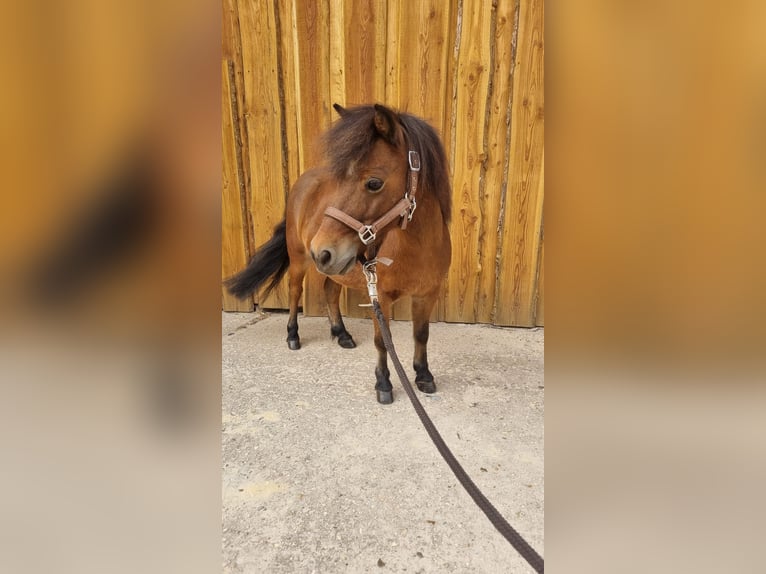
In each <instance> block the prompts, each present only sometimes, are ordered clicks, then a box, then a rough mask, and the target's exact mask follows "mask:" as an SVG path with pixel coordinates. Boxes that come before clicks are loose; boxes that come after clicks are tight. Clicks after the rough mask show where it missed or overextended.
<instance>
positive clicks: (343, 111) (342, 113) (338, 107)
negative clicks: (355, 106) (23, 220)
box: [332, 104, 348, 118]
mask: <svg viewBox="0 0 766 574" xmlns="http://www.w3.org/2000/svg"><path fill="white" fill-rule="evenodd" d="M332 107H333V108H334V109H335V111H336V112H338V115H339V116H340V117H342V118H344V117H346V115H347V114H348V112H347V111H346V108H344V107H343V106H341V105H340V104H333V105H332Z"/></svg>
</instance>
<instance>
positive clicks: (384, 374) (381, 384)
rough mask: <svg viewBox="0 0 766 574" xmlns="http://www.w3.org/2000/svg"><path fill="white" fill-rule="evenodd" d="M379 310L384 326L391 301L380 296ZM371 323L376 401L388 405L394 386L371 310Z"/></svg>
mask: <svg viewBox="0 0 766 574" xmlns="http://www.w3.org/2000/svg"><path fill="white" fill-rule="evenodd" d="M380 310H381V311H382V312H383V317H384V318H385V321H386V327H388V326H389V317H390V316H391V301H389V300H387V299H384V298H381V299H380ZM372 322H373V324H374V325H375V348H376V349H377V350H378V364H377V366H376V367H375V392H376V394H377V397H378V402H379V403H380V404H382V405H390V404H391V403H393V402H394V388H393V387H392V386H391V373H390V371H389V370H388V354H387V353H386V346H385V344H384V343H383V333H382V332H381V330H380V325H379V324H378V320H377V318H376V317H375V312H374V311H373V320H372Z"/></svg>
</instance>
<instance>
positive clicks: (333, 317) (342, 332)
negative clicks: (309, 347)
mask: <svg viewBox="0 0 766 574" xmlns="http://www.w3.org/2000/svg"><path fill="white" fill-rule="evenodd" d="M340 289H341V286H340V284H338V283H336V282H335V281H333V280H332V279H330V278H329V277H326V278H325V280H324V294H325V300H326V301H327V315H328V317H329V318H330V336H331V337H332V338H333V339H335V338H336V337H337V339H338V344H339V345H340V346H341V347H343V348H344V349H353V348H354V347H356V343H354V339H353V338H352V337H351V333H349V332H348V331H346V325H345V324H344V323H343V317H342V316H341V314H340Z"/></svg>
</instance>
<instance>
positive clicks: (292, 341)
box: [287, 265, 306, 351]
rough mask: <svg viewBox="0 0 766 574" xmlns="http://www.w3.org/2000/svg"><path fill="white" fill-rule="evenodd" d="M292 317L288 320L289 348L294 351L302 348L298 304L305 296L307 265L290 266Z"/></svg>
mask: <svg viewBox="0 0 766 574" xmlns="http://www.w3.org/2000/svg"><path fill="white" fill-rule="evenodd" d="M288 272H289V275H290V317H289V319H288V320H287V346H288V347H289V348H290V350H292V351H297V350H298V349H300V348H301V338H300V337H299V336H298V304H299V303H300V301H301V295H303V276H304V275H305V274H306V266H305V265H290V267H289V268H288Z"/></svg>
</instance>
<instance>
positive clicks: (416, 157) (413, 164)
mask: <svg viewBox="0 0 766 574" xmlns="http://www.w3.org/2000/svg"><path fill="white" fill-rule="evenodd" d="M407 161H409V162H410V171H420V154H419V153H418V152H416V151H415V150H414V149H411V150H410V153H409V154H408V155H407Z"/></svg>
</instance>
